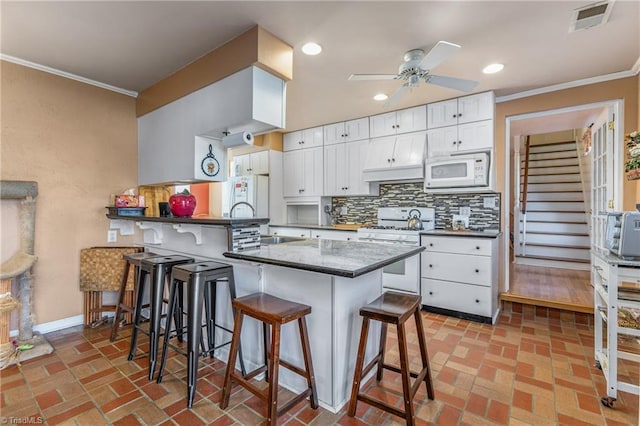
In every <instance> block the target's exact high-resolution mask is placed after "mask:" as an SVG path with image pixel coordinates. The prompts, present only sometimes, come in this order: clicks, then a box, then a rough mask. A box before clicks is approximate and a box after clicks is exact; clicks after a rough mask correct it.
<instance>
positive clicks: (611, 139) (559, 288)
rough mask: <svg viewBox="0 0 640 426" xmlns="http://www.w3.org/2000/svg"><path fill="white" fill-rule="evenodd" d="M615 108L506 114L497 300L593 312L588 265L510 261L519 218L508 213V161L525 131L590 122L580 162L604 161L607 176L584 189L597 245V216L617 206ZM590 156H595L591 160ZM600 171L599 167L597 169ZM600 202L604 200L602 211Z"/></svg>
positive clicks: (511, 204) (513, 174)
mask: <svg viewBox="0 0 640 426" xmlns="http://www.w3.org/2000/svg"><path fill="white" fill-rule="evenodd" d="M621 111H622V101H620V100H614V101H606V102H599V103H593V104H586V105H578V106H573V107H568V108H561V109H556V110H551V111H540V112H534V113H527V114H521V115H517V116H512V117H508V118H507V120H506V123H505V124H506V129H505V136H506V138H505V139H506V140H505V144H506V147H505V150H506V153H505V158H506V164H505V182H504V183H505V184H504V188H505V211H504V213H503V218H504V219H503V220H504V223H505V224H506V225H505V233H504V247H505V250H504V259H503V262H504V269H505V271H504V276H505V293H503V295H502V300H510V301H517V302H520V303H524V304H531V305H536V306H546V307H554V308H560V309H565V310H572V311H577V312H593V289H592V287H591V279H590V269H591V267H590V264H588V265H585V266H586V267H585V268H582V269H583V270H580V268H574V269H569V268H565V267H563V265H553V266H552V267H547V266H540V264H538V265H536V263H535V262H532V264H524V265H523V264H518V263H515V262H514V261H513V260H514V258H515V256H514V254H515V246H514V245H513V243H512V241H513V235H512V230H513V229H514V228H513V227H512V226H511V224H512V223H513V221H514V220H519V218H518V217H517V216H515V215H514V210H515V213H517V207H518V205H519V200H517V199H515V197H514V196H515V195H516V194H517V193H518V187H517V186H516V185H518V184H519V181H518V177H519V171H520V164H518V163H516V160H514V158H516V159H517V158H518V157H517V156H516V155H514V153H515V152H517V151H518V149H519V145H520V142H521V140H522V138H523V137H525V136H526V135H535V134H544V133H552V132H558V131H562V130H568V129H585V128H589V127H590V126H591V129H590V130H591V131H592V133H593V138H592V142H591V143H592V144H593V148H592V150H591V151H590V152H588V153H584V152H583V153H581V155H583V156H585V157H589V158H588V161H586V160H587V159H586V158H581V159H580V160H581V161H586V162H587V163H588V164H589V166H590V167H592V165H593V164H595V168H596V169H598V167H602V164H605V165H606V166H605V170H606V173H607V175H608V176H599V177H596V176H594V178H593V179H591V178H589V179H588V183H587V187H586V188H585V190H584V194H585V201H586V203H587V207H586V209H585V216H587V217H586V218H585V221H586V223H587V224H588V225H589V237H590V244H591V246H598V245H599V244H600V243H599V242H598V241H599V239H600V238H601V235H602V232H603V230H602V229H600V228H601V222H602V217H603V215H604V216H606V212H607V211H611V210H615V209H616V208H619V207H620V206H619V203H620V202H619V198H620V197H619V194H620V193H621V180H620V179H619V178H618V177H617V176H619V173H618V171H619V170H620V168H619V164H620V159H619V158H618V157H619V153H618V152H617V151H618V149H616V147H619V146H620V144H621V134H622V132H618V131H617V130H616V129H618V128H619V127H620V126H619V123H622V122H623V120H622V114H621ZM596 154H597V156H599V157H598V158H600V160H599V162H596V163H594V161H593V160H594V158H596ZM602 170H603V169H602V168H601V169H600V171H602ZM594 173H598V170H594ZM594 198H596V200H594ZM598 200H599V201H598ZM601 200H605V208H604V209H603V208H602V202H601ZM592 210H593V214H592ZM589 262H590V261H589ZM525 263H527V262H525ZM529 263H531V262H529Z"/></svg>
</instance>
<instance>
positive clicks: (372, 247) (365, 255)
mask: <svg viewBox="0 0 640 426" xmlns="http://www.w3.org/2000/svg"><path fill="white" fill-rule="evenodd" d="M422 250H424V247H415V246H406V245H401V244H375V243H364V242H358V241H334V240H318V239H315V238H311V239H305V240H301V241H292V242H289V243H282V244H272V245H263V246H261V247H260V249H258V250H246V251H243V252H226V253H223V254H224V256H225V257H229V258H232V259H241V260H247V261H250V262H258V263H266V264H269V265H277V266H284V267H288V268H294V269H302V270H305V271H312V272H320V273H323V274H329V275H337V276H341V277H348V278H355V277H358V276H360V275H364V274H366V273H368V272H371V271H375V270H376V269H380V268H382V267H384V266H387V265H390V264H392V263H394V262H397V261H399V260H402V259H406V258H407V257H411V256H414V255H417V254H418V253H420V252H421V251H422Z"/></svg>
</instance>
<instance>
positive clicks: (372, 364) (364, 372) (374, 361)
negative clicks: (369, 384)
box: [362, 354, 382, 377]
mask: <svg viewBox="0 0 640 426" xmlns="http://www.w3.org/2000/svg"><path fill="white" fill-rule="evenodd" d="M381 358H382V355H380V354H378V355H376V357H375V358H374V359H372V360H371V362H370V363H369V364H367V366H366V367H364V368H363V369H362V377H364V376H366V375H367V374H369V371H371V370H372V369H373V367H375V366H376V365H377V364H378V362H380V359H381Z"/></svg>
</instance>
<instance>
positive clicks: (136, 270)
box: [109, 251, 157, 342]
mask: <svg viewBox="0 0 640 426" xmlns="http://www.w3.org/2000/svg"><path fill="white" fill-rule="evenodd" d="M155 256H157V254H155V253H151V252H148V251H143V252H140V253H128V254H125V255H123V257H124V260H125V265H124V271H123V274H122V281H121V282H120V290H119V291H118V303H117V304H116V311H115V315H114V317H113V325H112V326H111V337H109V340H110V341H112V342H113V341H114V340H116V338H117V337H118V329H119V328H120V323H121V322H120V315H125V314H124V312H126V313H127V314H128V316H130V317H132V318H131V319H133V313H134V310H135V293H136V289H137V288H138V283H139V281H140V261H142V259H148V258H150V257H155ZM131 265H133V292H134V298H133V300H132V302H133V303H131V302H130V301H128V300H127V302H129V303H131V305H129V304H127V303H125V300H124V299H125V294H126V289H127V282H128V280H129V272H130V270H131ZM147 307H149V305H143V306H142V308H147ZM123 321H124V320H123Z"/></svg>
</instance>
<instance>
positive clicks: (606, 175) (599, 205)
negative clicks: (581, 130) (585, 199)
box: [591, 106, 621, 250]
mask: <svg viewBox="0 0 640 426" xmlns="http://www.w3.org/2000/svg"><path fill="white" fill-rule="evenodd" d="M613 109H614V108H613V107H612V106H609V107H608V108H606V110H605V111H604V112H603V113H602V114H600V116H599V117H598V119H597V120H596V122H594V125H593V126H592V127H591V131H592V134H591V144H592V148H591V153H592V155H593V170H592V173H593V175H592V183H591V188H592V189H591V191H592V192H591V247H592V248H594V249H601V250H604V249H605V235H604V233H605V228H606V224H607V213H608V212H611V211H614V210H616V209H619V208H620V206H621V205H620V201H619V199H618V198H619V197H617V196H616V191H615V182H616V176H620V170H621V168H620V167H619V166H618V165H617V162H616V161H614V158H615V155H616V150H615V143H614V141H615V140H616V139H615V134H614V132H615V130H614V129H615V128H617V127H618V126H619V125H620V123H619V122H616V120H615V116H614V111H613ZM609 123H611V124H612V125H611V126H609Z"/></svg>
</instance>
